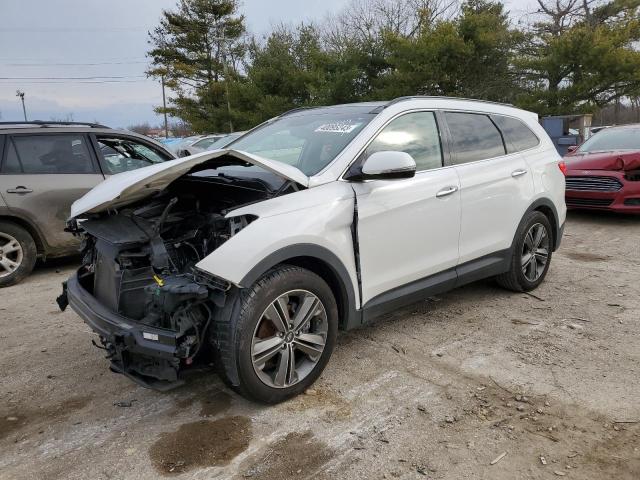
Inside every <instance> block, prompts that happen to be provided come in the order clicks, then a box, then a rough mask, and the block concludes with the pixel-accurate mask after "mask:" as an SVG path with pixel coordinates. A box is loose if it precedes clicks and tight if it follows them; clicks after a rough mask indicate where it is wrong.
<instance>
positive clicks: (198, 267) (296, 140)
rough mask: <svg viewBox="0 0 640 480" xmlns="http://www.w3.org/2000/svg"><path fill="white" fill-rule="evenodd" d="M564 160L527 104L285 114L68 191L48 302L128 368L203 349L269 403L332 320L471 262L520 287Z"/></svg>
mask: <svg viewBox="0 0 640 480" xmlns="http://www.w3.org/2000/svg"><path fill="white" fill-rule="evenodd" d="M561 167H562V164H561V163H560V158H559V156H558V154H557V153H556V150H555V148H554V146H553V144H552V143H551V141H550V139H549V137H548V136H547V135H546V133H545V132H544V130H543V129H542V128H541V127H540V125H539V124H538V122H537V117H536V115H535V114H533V113H529V112H525V111H522V110H518V109H516V108H513V107H510V106H507V105H501V104H496V103H489V102H482V101H472V100H463V99H453V98H438V97H410V98H399V99H396V100H393V101H390V102H379V103H359V104H353V105H338V106H334V107H322V108H313V109H299V110H295V111H291V112H288V113H285V114H283V115H281V116H279V117H277V118H274V119H272V120H270V121H268V122H265V123H264V124H262V125H260V126H258V127H256V128H255V129H254V130H252V131H251V132H249V133H247V134H246V135H244V136H243V137H241V138H240V139H238V140H236V141H235V142H233V143H232V144H231V145H229V146H228V147H226V148H225V149H224V150H217V151H212V152H205V153H201V154H198V155H194V156H190V157H186V158H183V159H179V160H174V161H169V162H166V163H163V164H159V165H154V166H150V167H147V168H143V169H140V170H136V171H133V172H129V173H123V174H119V175H115V176H113V177H111V178H109V179H108V180H106V181H105V182H103V183H101V184H100V185H98V186H97V187H96V188H94V189H93V190H92V191H91V192H89V193H88V194H86V195H85V196H84V197H82V198H81V199H80V200H78V201H76V202H75V204H74V205H73V208H72V219H71V220H70V222H69V225H70V229H71V230H73V231H74V232H75V233H76V234H78V235H81V236H83V237H84V250H83V251H84V260H83V265H82V267H81V268H80V269H79V270H78V272H77V273H76V274H75V275H74V276H72V277H71V278H70V279H69V280H68V282H67V283H66V285H65V289H64V292H63V295H61V296H60V298H59V299H58V301H59V303H60V306H61V307H62V308H64V307H65V306H66V304H67V302H68V303H69V304H70V305H71V307H72V308H73V309H74V310H75V311H76V312H77V313H78V314H79V315H80V316H81V317H82V318H83V319H84V320H85V322H87V323H88V324H89V325H90V326H91V328H92V329H93V330H94V331H96V332H97V333H98V334H99V336H100V339H101V341H102V344H103V346H104V348H105V349H106V350H107V351H108V355H109V358H110V359H111V363H112V365H111V368H112V369H113V370H114V371H117V372H120V373H123V374H125V375H127V376H129V377H131V378H132V379H134V380H136V381H138V382H139V383H142V384H144V385H146V386H150V387H154V388H170V387H172V386H174V385H176V384H177V383H180V382H181V381H182V378H183V375H184V372H185V370H188V369H189V368H190V367H191V366H192V365H195V364H198V363H201V362H207V363H208V362H210V361H211V359H212V358H213V359H214V362H215V363H216V364H217V365H218V368H219V371H220V372H221V374H222V375H223V377H224V378H225V379H226V380H227V382H228V383H229V384H230V385H232V386H233V387H234V388H235V389H237V390H238V391H239V392H240V393H241V394H243V395H245V396H247V397H249V398H252V399H256V400H260V401H264V402H278V401H281V400H284V399H286V398H288V397H290V396H292V395H295V394H298V393H300V392H302V391H303V390H304V389H306V388H308V387H309V385H311V384H312V383H313V382H314V381H315V380H316V379H317V378H318V376H319V375H320V373H321V372H322V370H323V368H324V366H325V365H326V363H327V362H328V360H329V356H330V355H331V352H332V350H333V348H334V345H335V340H336V334H337V331H338V329H339V328H342V329H350V328H354V327H358V326H360V325H362V324H364V323H366V322H368V321H369V320H371V319H372V318H374V317H376V316H378V315H381V314H384V313H385V312H389V311H391V310H394V309H396V308H398V307H399V306H401V305H405V304H408V303H411V302H415V301H417V300H419V299H422V298H424V297H425V296H428V295H433V294H436V293H440V292H444V291H446V290H450V289H452V288H455V287H458V286H460V285H463V284H465V283H468V282H472V281H475V280H478V279H481V278H485V277H495V278H496V279H497V281H498V283H499V284H501V285H503V286H504V287H506V288H508V289H511V290H515V291H527V290H531V289H534V288H536V287H537V286H538V285H539V284H540V283H541V282H542V280H543V279H544V277H545V275H546V273H547V271H548V269H549V263H550V261H551V254H552V252H553V251H554V250H555V249H557V248H558V246H559V244H560V239H561V237H562V231H563V226H564V221H565V214H566V207H565V203H564V177H563V174H562V171H561ZM78 220H82V221H78Z"/></svg>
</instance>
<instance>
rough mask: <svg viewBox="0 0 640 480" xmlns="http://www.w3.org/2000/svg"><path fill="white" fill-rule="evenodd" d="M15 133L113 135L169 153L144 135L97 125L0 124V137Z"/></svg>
mask: <svg viewBox="0 0 640 480" xmlns="http://www.w3.org/2000/svg"><path fill="white" fill-rule="evenodd" d="M16 133H28V134H31V135H33V134H41V135H46V134H48V133H97V134H100V135H113V136H116V137H117V136H127V137H132V138H137V139H139V140H142V141H143V142H147V143H152V144H154V145H156V146H159V147H160V148H162V149H163V150H165V151H168V152H170V150H168V149H167V147H166V146H165V145H163V144H162V143H160V142H158V141H157V140H155V139H153V138H151V137H147V136H146V135H141V134H139V133H136V132H132V131H130V130H124V129H116V128H109V127H107V126H105V125H100V124H98V123H87V122H45V121H32V122H0V135H3V134H16Z"/></svg>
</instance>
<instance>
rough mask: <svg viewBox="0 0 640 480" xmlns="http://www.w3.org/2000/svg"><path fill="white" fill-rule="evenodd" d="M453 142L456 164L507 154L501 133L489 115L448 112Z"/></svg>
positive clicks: (446, 114)
mask: <svg viewBox="0 0 640 480" xmlns="http://www.w3.org/2000/svg"><path fill="white" fill-rule="evenodd" d="M445 117H446V119H447V124H448V125H449V131H450V133H451V137H452V140H453V150H454V153H455V155H454V163H455V164H460V163H468V162H475V161H477V160H484V159H487V158H493V157H499V156H500V155H504V154H505V153H506V151H505V148H504V143H503V142H502V135H500V131H499V130H498V128H497V127H496V126H495V124H494V123H493V122H492V121H491V119H490V118H489V117H488V116H487V115H482V114H479V113H458V112H446V113H445Z"/></svg>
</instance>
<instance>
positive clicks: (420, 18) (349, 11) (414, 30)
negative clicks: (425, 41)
mask: <svg viewBox="0 0 640 480" xmlns="http://www.w3.org/2000/svg"><path fill="white" fill-rule="evenodd" d="M459 7H460V3H459V0H352V1H351V3H350V4H349V5H348V6H347V7H346V8H345V9H344V10H342V11H341V12H339V13H337V14H334V15H330V16H329V17H328V18H327V19H326V21H325V24H324V38H325V42H326V43H327V46H328V47H329V48H331V49H332V50H335V51H342V50H343V49H344V48H347V47H349V46H352V45H354V44H355V45H376V44H378V43H379V42H380V40H381V38H382V36H383V35H384V34H388V33H391V34H394V35H399V36H404V37H411V36H415V35H417V34H418V33H419V32H420V30H421V29H422V28H425V27H427V26H430V25H433V24H434V23H435V22H436V21H438V20H439V19H445V18H452V17H453V16H455V15H456V14H457V13H458V11H459Z"/></svg>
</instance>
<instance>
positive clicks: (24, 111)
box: [16, 90, 27, 122]
mask: <svg viewBox="0 0 640 480" xmlns="http://www.w3.org/2000/svg"><path fill="white" fill-rule="evenodd" d="M16 97H20V100H21V101H22V113H23V114H24V121H25V122H26V121H27V109H26V108H25V106H24V92H22V91H20V90H16Z"/></svg>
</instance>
